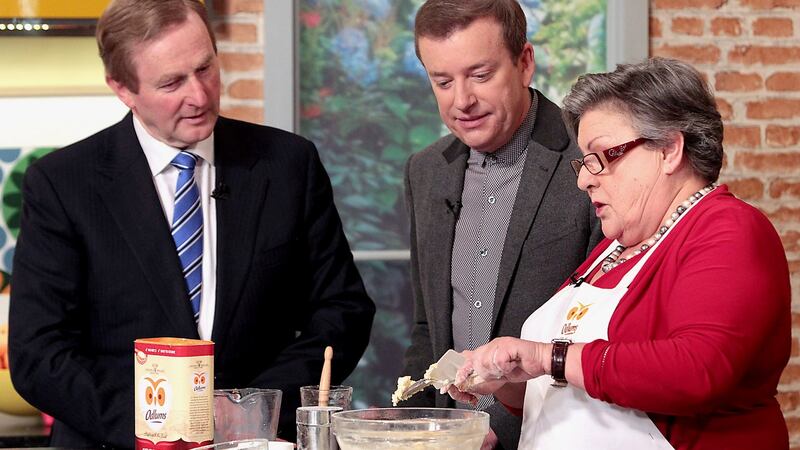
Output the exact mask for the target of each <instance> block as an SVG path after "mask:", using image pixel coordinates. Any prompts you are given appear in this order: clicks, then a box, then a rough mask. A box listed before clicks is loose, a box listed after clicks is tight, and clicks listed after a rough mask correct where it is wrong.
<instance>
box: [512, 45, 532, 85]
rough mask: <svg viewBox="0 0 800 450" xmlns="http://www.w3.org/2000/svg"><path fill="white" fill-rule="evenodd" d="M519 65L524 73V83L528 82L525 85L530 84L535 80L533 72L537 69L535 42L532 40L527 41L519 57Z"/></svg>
mask: <svg viewBox="0 0 800 450" xmlns="http://www.w3.org/2000/svg"><path fill="white" fill-rule="evenodd" d="M517 66H518V67H519V69H520V71H521V73H522V80H523V83H525V82H527V83H525V87H528V86H530V85H531V81H533V73H534V72H535V71H536V60H535V58H534V56H533V44H531V43H530V42H526V43H525V46H524V47H523V48H522V53H521V54H520V55H519V59H517Z"/></svg>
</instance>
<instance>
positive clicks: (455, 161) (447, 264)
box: [429, 140, 469, 348]
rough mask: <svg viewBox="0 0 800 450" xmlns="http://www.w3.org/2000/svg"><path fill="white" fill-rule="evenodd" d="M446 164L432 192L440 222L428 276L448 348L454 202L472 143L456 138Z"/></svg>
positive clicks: (433, 214) (444, 154)
mask: <svg viewBox="0 0 800 450" xmlns="http://www.w3.org/2000/svg"><path fill="white" fill-rule="evenodd" d="M442 157H443V167H442V168H441V171H440V172H439V173H440V174H441V176H440V178H439V184H438V186H436V190H435V191H434V195H433V202H432V203H431V208H432V211H430V214H429V217H432V218H434V220H435V221H440V223H439V224H434V226H432V227H431V230H433V232H434V234H433V235H432V239H431V243H432V247H433V248H431V254H432V255H435V256H434V259H435V260H438V261H439V264H434V265H433V266H432V267H431V268H432V272H433V273H431V274H429V277H430V278H429V279H431V280H433V281H432V283H433V284H434V286H433V292H434V293H435V299H438V300H434V301H432V302H431V306H432V307H433V308H434V312H433V317H434V318H435V319H436V320H437V326H436V327H433V329H434V330H437V334H438V336H436V338H437V340H438V341H439V342H443V343H447V348H451V347H452V346H453V316H452V311H453V290H452V286H451V283H450V272H451V270H452V269H451V263H452V250H453V239H454V236H455V228H456V221H457V219H458V217H457V212H458V209H460V206H459V207H457V208H456V209H453V208H452V207H451V206H449V205H452V204H455V202H458V204H459V205H460V204H461V193H462V191H463V189H464V173H465V171H466V169H467V159H468V158H469V147H467V146H466V145H464V144H463V143H462V142H461V141H458V140H455V141H454V142H453V144H451V145H450V146H449V147H448V148H446V149H445V150H444V151H443V152H442Z"/></svg>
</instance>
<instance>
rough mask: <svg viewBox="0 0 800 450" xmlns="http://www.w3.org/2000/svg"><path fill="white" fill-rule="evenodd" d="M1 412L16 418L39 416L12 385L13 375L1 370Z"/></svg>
mask: <svg viewBox="0 0 800 450" xmlns="http://www.w3.org/2000/svg"><path fill="white" fill-rule="evenodd" d="M0 412H3V413H6V414H13V415H16V416H33V415H36V414H39V411H37V410H36V408H34V407H33V406H31V405H29V404H28V402H26V401H25V400H23V399H22V397H20V396H19V394H17V391H15V390H14V386H12V385H11V375H10V374H9V372H8V370H7V369H0Z"/></svg>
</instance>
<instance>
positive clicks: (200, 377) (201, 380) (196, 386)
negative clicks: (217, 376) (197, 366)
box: [192, 372, 208, 393]
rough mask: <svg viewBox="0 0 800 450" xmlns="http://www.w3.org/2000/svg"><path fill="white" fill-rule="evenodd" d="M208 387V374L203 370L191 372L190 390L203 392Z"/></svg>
mask: <svg viewBox="0 0 800 450" xmlns="http://www.w3.org/2000/svg"><path fill="white" fill-rule="evenodd" d="M206 389H208V375H207V374H206V373H205V372H194V373H193V374H192V391H193V392H195V393H197V392H205V391H206Z"/></svg>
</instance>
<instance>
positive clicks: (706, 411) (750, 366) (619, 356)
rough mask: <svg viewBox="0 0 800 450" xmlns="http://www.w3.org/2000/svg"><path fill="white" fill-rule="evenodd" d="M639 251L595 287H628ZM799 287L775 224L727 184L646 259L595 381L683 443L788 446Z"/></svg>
mask: <svg viewBox="0 0 800 450" xmlns="http://www.w3.org/2000/svg"><path fill="white" fill-rule="evenodd" d="M609 243H610V242H609V241H608V240H607V239H606V240H604V241H603V242H601V243H600V244H598V246H597V248H596V249H595V250H594V251H593V252H592V255H591V256H590V257H589V258H588V261H587V262H585V263H584V264H583V265H582V266H581V267H580V268H579V269H578V272H579V273H581V272H583V271H584V270H586V268H587V266H588V264H589V262H590V261H593V260H594V259H595V258H596V257H597V256H598V254H599V252H601V251H603V250H605V249H606V248H607V247H608V245H609ZM636 261H637V259H631V260H630V261H628V262H626V263H624V264H621V265H619V266H617V267H616V268H614V269H612V270H611V271H609V272H608V273H607V274H606V275H604V276H603V277H601V278H600V279H599V280H597V282H596V283H595V286H597V287H611V286H614V285H616V284H617V282H618V281H619V280H620V279H621V277H622V276H623V275H624V273H625V272H626V271H627V270H629V268H630V267H632V266H633V263H635V262H636ZM790 292H791V289H790V286H789V271H788V266H787V263H786V256H785V254H784V251H783V246H782V244H781V241H780V238H779V237H778V234H777V233H776V232H775V229H774V228H773V227H772V225H771V224H770V222H769V221H768V220H767V218H766V217H764V215H763V214H762V213H761V212H759V211H758V210H757V209H755V208H753V207H751V206H749V205H748V204H746V203H744V202H742V201H740V200H738V199H736V198H735V197H734V196H733V195H732V194H731V193H730V192H728V189H727V187H726V186H719V187H718V188H717V189H716V190H714V191H713V192H711V193H710V194H708V195H707V197H706V198H705V199H704V200H703V201H702V202H700V203H699V204H698V205H697V206H696V207H695V208H693V209H692V210H691V211H689V212H688V213H686V216H685V217H684V218H683V219H681V221H680V222H679V223H678V225H676V226H675V229H674V230H673V231H672V232H670V234H669V235H668V236H667V237H666V238H664V242H662V243H661V245H660V246H659V247H658V248H657V249H656V250H655V251H654V253H653V255H652V256H651V257H650V259H649V261H647V263H645V265H644V267H643V268H642V271H641V272H640V273H639V276H638V277H637V279H636V280H635V281H634V282H633V283H632V285H631V287H630V290H629V291H628V292H627V293H626V294H625V296H624V297H623V298H622V300H621V301H620V304H619V306H618V307H617V309H616V311H615V312H614V314H613V316H612V318H611V322H610V324H609V330H608V335H609V340H608V341H604V340H597V341H593V342H591V343H589V344H587V345H586V346H585V347H584V349H583V354H582V363H583V375H584V380H585V384H586V391H587V392H588V393H589V395H591V396H592V397H594V398H598V399H601V400H604V401H607V402H611V403H615V404H617V405H621V406H625V407H629V408H635V409H639V410H642V411H646V412H648V413H649V415H650V417H651V418H652V420H653V422H655V424H656V426H658V428H659V429H660V430H661V432H662V433H663V434H664V436H665V437H666V438H667V439H668V440H669V442H670V443H671V444H672V445H673V446H674V447H675V448H676V449H693V450H694V449H714V450H717V449H726V450H735V449H743V450H744V449H748V450H750V449H756V448H757V449H788V447H789V444H788V432H787V429H786V424H785V422H784V420H783V416H782V414H781V410H780V407H779V405H778V402H777V401H776V399H775V393H776V388H777V385H778V380H779V378H780V376H781V372H782V371H783V368H784V367H785V366H786V363H787V361H788V359H789V353H790V347H791V312H790V304H791V293H790ZM606 349H608V350H607V351H606Z"/></svg>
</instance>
